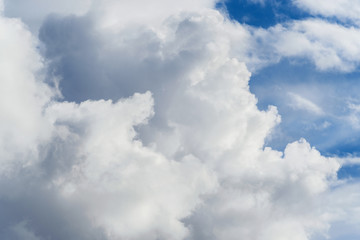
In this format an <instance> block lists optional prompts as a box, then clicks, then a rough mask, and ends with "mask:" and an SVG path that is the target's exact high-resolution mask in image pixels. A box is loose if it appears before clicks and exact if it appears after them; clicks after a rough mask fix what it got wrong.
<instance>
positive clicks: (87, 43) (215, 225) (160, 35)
mask: <svg viewBox="0 0 360 240" xmlns="http://www.w3.org/2000/svg"><path fill="white" fill-rule="evenodd" d="M205 2H206V3H204V4H200V6H201V8H204V7H207V4H208V2H207V1H205ZM97 3H98V4H100V5H101V6H99V11H98V12H96V11H97V8H94V9H93V10H91V11H90V12H89V14H86V15H84V16H70V17H51V18H48V19H47V20H46V22H45V23H44V25H43V26H42V28H41V30H40V39H41V41H42V43H43V44H44V52H43V54H44V57H45V58H46V60H44V59H42V58H41V57H40V56H39V53H38V52H37V50H36V49H37V43H36V41H35V40H34V39H33V38H32V36H31V34H30V33H29V32H28V31H27V30H25V27H24V26H23V25H22V24H21V22H20V21H19V20H13V19H6V18H1V19H0V30H1V32H5V33H7V34H4V35H1V36H0V50H1V51H4V52H6V51H8V54H6V55H1V56H0V65H1V66H5V67H4V68H2V69H4V70H1V71H0V79H1V80H0V84H1V88H0V89H2V90H0V91H2V92H1V94H0V100H1V101H0V102H2V103H3V104H1V105H0V121H1V122H4V123H5V125H2V126H4V127H2V128H1V129H0V140H1V143H2V144H1V146H2V148H0V154H1V158H0V159H1V163H2V165H1V166H2V168H1V171H0V193H1V197H0V207H1V209H3V210H4V211H2V214H1V216H0V226H1V231H0V236H1V237H2V238H4V239H47V238H52V239H139V240H140V239H179V240H180V239H194V240H195V239H196V240H200V239H229V240H231V239H239V238H241V239H267V240H272V239H274V240H275V239H289V238H294V239H299V240H306V239H310V238H311V237H312V236H315V234H323V233H326V231H327V230H328V228H329V224H330V223H331V221H332V220H333V219H340V220H341V218H336V217H338V215H336V213H335V214H334V216H333V217H328V214H329V212H330V211H329V208H330V207H333V205H330V204H329V205H327V204H326V203H327V200H328V199H330V197H331V194H332V193H333V190H332V187H333V186H334V184H336V183H337V179H336V172H337V170H338V169H339V167H340V164H339V163H338V160H337V159H335V158H330V157H324V156H321V154H320V153H319V152H318V151H317V150H316V149H314V148H312V147H311V146H310V144H309V143H307V142H306V141H305V140H303V139H301V140H299V141H296V142H294V143H290V144H289V145H288V146H287V147H286V149H285V151H284V152H279V151H275V150H273V149H271V148H264V142H265V140H266V138H267V137H269V136H270V135H271V131H272V129H273V127H274V126H276V125H277V124H278V123H279V122H280V116H279V115H278V113H277V110H276V108H275V107H273V106H270V107H269V108H268V109H267V110H266V111H260V110H259V109H258V108H257V106H256V104H257V99H256V97H255V96H254V95H253V94H252V93H251V92H250V90H249V79H250V75H251V74H250V72H249V71H248V70H247V67H246V66H245V64H244V63H242V62H241V61H239V58H241V56H244V55H242V54H244V52H245V50H243V49H239V48H237V49H236V48H234V47H233V46H234V42H236V39H242V38H244V39H245V40H244V39H243V40H242V41H243V42H244V43H246V44H248V37H249V36H250V35H249V34H248V32H247V31H246V30H244V28H243V27H242V26H240V25H238V24H236V23H232V22H231V21H229V20H227V19H224V17H223V16H222V15H221V14H220V13H219V12H217V11H215V10H209V9H208V10H203V9H202V10H201V11H200V10H199V9H198V8H190V10H193V11H195V10H196V12H182V13H176V12H177V11H178V8H175V9H176V10H174V12H170V13H171V14H172V13H174V15H172V16H171V17H169V18H167V20H166V21H165V22H163V23H162V24H161V25H158V24H159V23H158V22H157V23H156V24H154V23H152V22H151V23H149V24H142V22H143V20H141V19H140V20H138V19H139V18H140V17H139V16H136V18H135V17H134V19H135V20H136V21H133V22H131V27H128V26H125V25H124V23H125V22H124V21H123V20H122V19H121V17H122V16H116V15H114V14H113V13H112V7H114V8H117V7H121V6H122V5H118V4H119V3H117V2H116V4H115V2H112V1H103V2H97ZM160 3H161V2H160V1H159V4H160ZM185 3H186V4H188V3H187V2H184V5H181V6H182V7H181V8H180V10H183V8H185V9H186V8H187V5H186V4H185ZM112 4H115V5H112ZM132 4H134V5H132ZM132 4H130V5H124V6H128V7H130V9H131V7H133V6H137V5H136V4H141V2H140V1H139V2H136V3H132ZM179 5H180V4H179ZM176 6H177V5H176ZM168 7H169V6H168ZM104 9H105V10H104ZM125 9H126V8H125ZM165 9H166V7H165ZM108 10H109V11H110V12H108ZM94 11H95V12H94ZM159 11H160V10H159ZM164 12H165V11H164ZM100 13H101V14H103V15H104V17H105V18H102V17H99V16H100V15H101V14H100ZM98 14H99V15H98ZM144 14H146V12H144ZM107 17H109V19H110V20H111V21H108V20H106V21H105V23H106V24H103V23H104V22H103V20H104V19H107ZM132 17H133V16H131V18H132ZM148 17H151V16H150V15H149V16H148ZM129 21H130V20H129ZM137 21H138V22H137ZM156 21H158V20H156ZM238 43H239V42H238ZM244 46H247V45H244ZM236 56H238V57H236ZM44 61H45V64H44ZM45 73H46V75H45ZM54 75H55V76H56V77H58V78H60V81H61V82H60V85H59V86H60V88H61V90H62V91H63V96H64V98H63V99H61V98H60V96H59V94H57V91H58V89H57V88H56V86H57V85H56V84H55V85H54V86H53V87H51V84H50V83H51V82H52V81H51V78H52V77H54ZM103 99H105V100H103ZM4 166H5V167H4ZM9 173H11V174H9ZM324 199H325V200H324ZM323 200H324V202H323ZM323 203H325V206H324V204H323ZM353 205H354V206H356V203H354V204H353ZM334 206H336V208H338V209H341V207H342V206H341V205H340V206H339V205H334ZM331 213H332V212H331ZM353 221H354V222H356V221H357V220H356V219H354V220H353ZM284 229H286V231H285V230H284ZM294 236H295V237H296V238H295V237H294Z"/></svg>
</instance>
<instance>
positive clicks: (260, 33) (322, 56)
mask: <svg viewBox="0 0 360 240" xmlns="http://www.w3.org/2000/svg"><path fill="white" fill-rule="evenodd" d="M250 30H251V29H250ZM252 32H253V34H252V35H253V37H254V39H256V40H257V41H253V42H254V43H255V45H257V44H258V42H259V43H260V47H258V49H262V47H261V45H262V46H264V45H265V46H268V48H269V49H270V51H269V52H270V53H272V55H271V54H268V55H267V58H269V56H270V57H271V58H269V59H270V61H269V60H266V58H264V60H265V63H266V61H268V62H269V63H272V62H276V61H278V60H279V59H281V58H283V57H286V58H290V59H309V60H311V61H312V62H313V63H314V65H315V66H316V68H317V69H318V70H320V71H329V70H330V71H332V70H336V71H342V72H351V71H353V70H354V69H356V68H357V66H358V64H359V58H358V56H359V55H358V52H359V49H360V48H359V44H358V39H359V36H360V30H359V29H358V28H354V27H345V26H343V25H340V24H336V23H329V22H327V21H324V20H319V19H307V20H297V21H290V22H286V23H284V24H277V25H275V26H274V27H270V28H269V29H266V30H264V29H255V28H253V29H252ZM338 36H343V37H342V38H339V37H338ZM254 49H257V48H256V47H255V48H254ZM257 55H258V56H260V59H262V57H261V55H260V54H257ZM271 59H273V60H272V61H271ZM250 64H251V62H250ZM260 66H261V65H260Z"/></svg>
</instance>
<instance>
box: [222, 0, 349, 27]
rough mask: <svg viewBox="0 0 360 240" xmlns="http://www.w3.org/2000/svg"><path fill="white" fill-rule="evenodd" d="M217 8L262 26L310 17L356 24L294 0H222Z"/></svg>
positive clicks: (239, 19) (256, 25)
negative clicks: (310, 10)
mask: <svg viewBox="0 0 360 240" xmlns="http://www.w3.org/2000/svg"><path fill="white" fill-rule="evenodd" d="M216 8H217V9H220V10H224V11H225V12H227V13H228V15H229V17H230V18H231V19H233V20H236V21H238V22H240V23H242V24H247V25H250V26H254V27H262V28H268V27H271V26H274V25H276V24H278V23H283V22H286V21H289V20H301V19H306V18H310V17H316V18H322V19H326V20H327V21H328V22H332V23H338V24H342V25H344V26H348V27H349V26H354V25H355V24H354V23H353V22H351V21H349V20H347V19H338V18H336V17H324V16H321V15H313V14H310V13H308V12H306V11H304V10H302V9H300V8H298V7H297V6H295V5H294V4H293V0H222V1H219V2H218V3H217V4H216Z"/></svg>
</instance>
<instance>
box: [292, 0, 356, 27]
mask: <svg viewBox="0 0 360 240" xmlns="http://www.w3.org/2000/svg"><path fill="white" fill-rule="evenodd" d="M293 2H294V4H295V5H296V6H298V7H299V8H302V9H304V10H306V11H309V12H310V13H311V14H314V15H322V16H325V17H337V18H338V19H340V20H342V21H346V20H350V21H353V22H354V23H356V24H359V23H360V22H359V20H360V17H359V14H360V1H358V0H331V1H326V0H318V1H311V0H293Z"/></svg>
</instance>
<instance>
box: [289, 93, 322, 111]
mask: <svg viewBox="0 0 360 240" xmlns="http://www.w3.org/2000/svg"><path fill="white" fill-rule="evenodd" d="M288 95H289V96H290V98H291V100H292V103H290V106H291V107H293V108H294V109H300V110H305V111H308V112H310V113H314V114H316V115H322V114H324V111H323V110H322V109H321V108H320V107H319V106H317V105H316V104H315V103H313V102H311V101H310V100H308V99H306V98H304V97H302V96H300V95H298V94H296V93H293V92H288Z"/></svg>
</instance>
